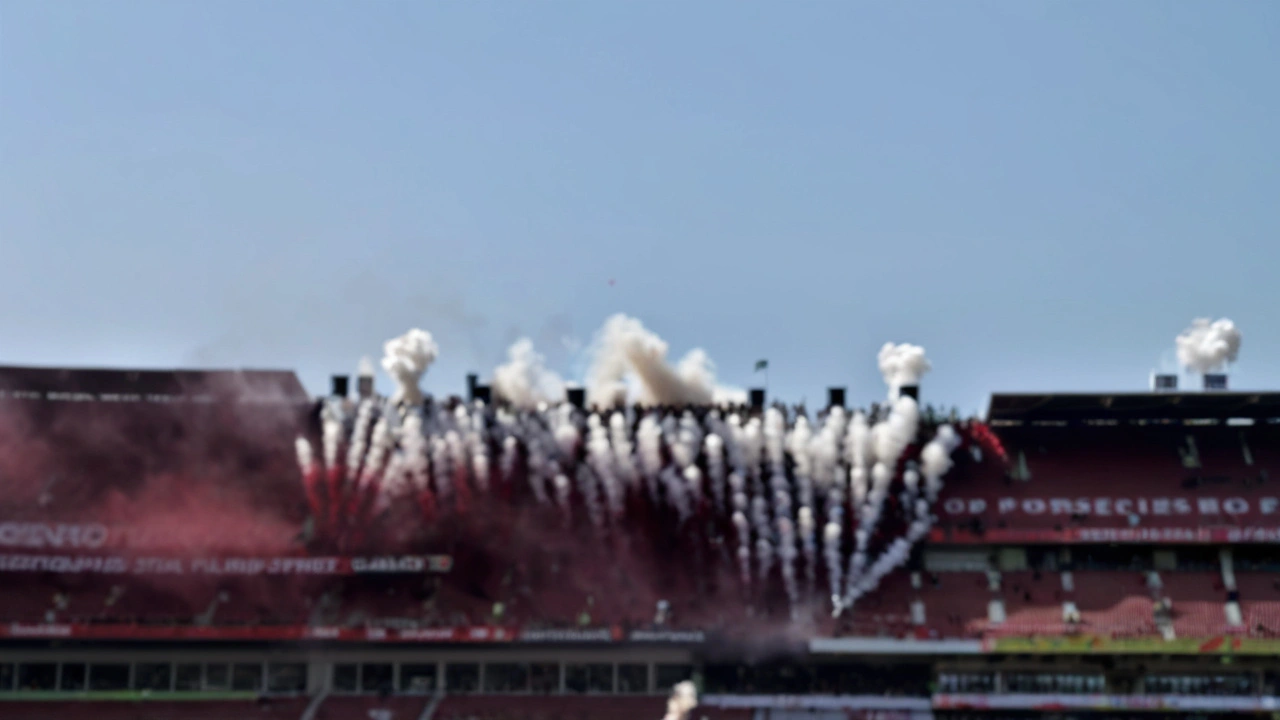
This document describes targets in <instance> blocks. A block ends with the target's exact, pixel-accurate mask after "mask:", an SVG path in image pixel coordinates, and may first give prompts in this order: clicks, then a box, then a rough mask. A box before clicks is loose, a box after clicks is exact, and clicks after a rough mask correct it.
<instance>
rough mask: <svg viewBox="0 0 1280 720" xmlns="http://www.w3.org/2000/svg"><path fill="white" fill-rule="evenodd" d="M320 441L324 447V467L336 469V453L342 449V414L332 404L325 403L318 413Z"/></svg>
mask: <svg viewBox="0 0 1280 720" xmlns="http://www.w3.org/2000/svg"><path fill="white" fill-rule="evenodd" d="M320 428H321V436H320V438H321V440H322V441H323V446H324V466H325V468H327V469H329V470H332V469H334V468H336V467H338V451H339V450H340V449H341V447H342V430H343V428H342V414H341V411H340V410H338V408H337V407H336V406H335V405H334V403H331V402H328V403H325V405H324V409H323V410H321V411H320Z"/></svg>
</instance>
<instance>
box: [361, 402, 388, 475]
mask: <svg viewBox="0 0 1280 720" xmlns="http://www.w3.org/2000/svg"><path fill="white" fill-rule="evenodd" d="M390 451H391V423H390V422H388V420H387V418H386V417H385V416H384V417H381V418H379V419H378V422H376V423H374V426H373V436H372V437H371V438H370V440H369V454H368V455H366V456H365V459H364V470H363V471H362V473H361V476H360V487H361V488H368V487H369V486H371V485H372V484H373V483H374V481H375V479H376V478H377V477H378V475H379V473H381V472H382V465H383V463H384V462H385V461H386V458H387V453H388V452H390Z"/></svg>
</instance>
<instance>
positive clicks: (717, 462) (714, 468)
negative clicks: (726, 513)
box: [702, 433, 725, 510]
mask: <svg viewBox="0 0 1280 720" xmlns="http://www.w3.org/2000/svg"><path fill="white" fill-rule="evenodd" d="M702 450H703V454H704V456H705V457H706V459H707V481H708V482H709V483H710V484H711V497H712V499H713V500H714V501H715V503H716V508H717V509H720V510H723V509H724V483H725V475H724V441H723V440H721V439H720V436H719V435H716V434H715V433H712V434H710V435H708V436H707V438H706V439H705V440H703V442H702Z"/></svg>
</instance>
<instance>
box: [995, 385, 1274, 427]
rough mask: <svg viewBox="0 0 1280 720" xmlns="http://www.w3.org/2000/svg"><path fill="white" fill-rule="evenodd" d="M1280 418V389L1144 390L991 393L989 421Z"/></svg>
mask: <svg viewBox="0 0 1280 720" xmlns="http://www.w3.org/2000/svg"><path fill="white" fill-rule="evenodd" d="M1202 418H1203V419H1219V420H1221V419H1227V418H1251V419H1254V420H1259V419H1271V418H1280V393H1278V392H1143V393H1054V394H1035V395H1026V394H1003V393H997V394H993V395H992V396H991V404H990V406H989V407H988V411H987V420H988V422H990V423H992V424H996V425H1018V424H1024V423H1034V422H1056V421H1065V422H1071V421H1084V420H1154V421H1160V420H1192V419H1202Z"/></svg>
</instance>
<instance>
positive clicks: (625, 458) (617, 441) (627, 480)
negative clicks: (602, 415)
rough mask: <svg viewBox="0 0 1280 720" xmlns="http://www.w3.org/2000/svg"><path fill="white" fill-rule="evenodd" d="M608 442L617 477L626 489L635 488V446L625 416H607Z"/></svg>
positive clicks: (620, 414)
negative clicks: (611, 448) (610, 445)
mask: <svg viewBox="0 0 1280 720" xmlns="http://www.w3.org/2000/svg"><path fill="white" fill-rule="evenodd" d="M609 441H610V443H611V444H612V445H613V463H614V467H615V468H617V472H618V477H619V478H620V479H621V481H622V483H623V484H624V485H625V486H627V487H635V485H636V481H637V480H638V479H639V473H638V472H637V471H636V464H635V458H634V454H635V444H634V443H632V442H631V434H630V433H629V432H628V425H627V416H626V414H624V413H622V412H614V413H613V414H612V415H610V416H609Z"/></svg>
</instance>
